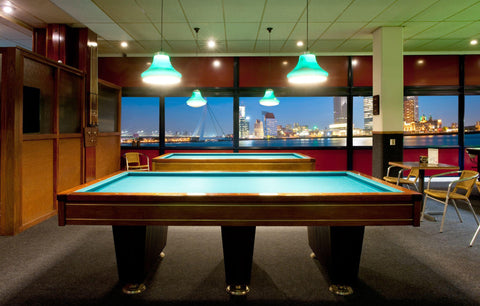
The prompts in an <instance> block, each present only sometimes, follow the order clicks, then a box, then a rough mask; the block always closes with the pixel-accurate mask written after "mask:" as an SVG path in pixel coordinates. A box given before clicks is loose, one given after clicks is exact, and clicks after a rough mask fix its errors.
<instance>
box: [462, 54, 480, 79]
mask: <svg viewBox="0 0 480 306" xmlns="http://www.w3.org/2000/svg"><path fill="white" fill-rule="evenodd" d="M465 85H477V86H478V85H480V55H466V56H465Z"/></svg>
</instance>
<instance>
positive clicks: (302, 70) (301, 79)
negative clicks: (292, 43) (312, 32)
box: [287, 0, 328, 84]
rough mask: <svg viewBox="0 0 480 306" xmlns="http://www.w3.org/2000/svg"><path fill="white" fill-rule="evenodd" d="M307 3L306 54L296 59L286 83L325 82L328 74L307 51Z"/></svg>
mask: <svg viewBox="0 0 480 306" xmlns="http://www.w3.org/2000/svg"><path fill="white" fill-rule="evenodd" d="M306 1H307V8H306V13H307V41H306V48H307V50H306V52H305V53H304V54H302V55H300V57H299V58H298V63H297V66H295V68H294V69H293V70H292V71H290V73H288V74H287V78H288V81H289V82H290V83H293V84H315V83H321V82H325V81H326V80H327V77H328V72H326V71H325V70H323V69H322V67H320V66H319V65H318V63H317V59H316V57H315V54H313V53H310V52H309V51H308V1H309V0H306Z"/></svg>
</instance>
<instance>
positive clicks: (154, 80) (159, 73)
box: [142, 52, 182, 85]
mask: <svg viewBox="0 0 480 306" xmlns="http://www.w3.org/2000/svg"><path fill="white" fill-rule="evenodd" d="M181 78H182V74H181V73H180V72H178V71H177V70H175V68H173V66H172V64H171V63H170V56H168V54H167V53H165V52H157V53H155V55H154V56H153V62H152V65H151V66H150V67H149V68H148V69H147V70H145V71H144V72H143V73H142V79H143V81H144V82H145V83H148V84H155V85H172V84H177V83H180V79H181Z"/></svg>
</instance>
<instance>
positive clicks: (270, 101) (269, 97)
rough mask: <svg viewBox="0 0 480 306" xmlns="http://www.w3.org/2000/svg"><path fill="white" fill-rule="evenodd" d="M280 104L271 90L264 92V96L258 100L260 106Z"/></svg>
mask: <svg viewBox="0 0 480 306" xmlns="http://www.w3.org/2000/svg"><path fill="white" fill-rule="evenodd" d="M279 103H280V101H278V99H277V98H276V97H275V94H274V93H273V89H267V90H265V95H264V96H263V98H261V99H260V104H261V105H263V106H276V105H278V104H279Z"/></svg>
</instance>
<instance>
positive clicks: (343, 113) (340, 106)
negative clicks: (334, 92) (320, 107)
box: [333, 97, 347, 124]
mask: <svg viewBox="0 0 480 306" xmlns="http://www.w3.org/2000/svg"><path fill="white" fill-rule="evenodd" d="M333 123H334V124H337V123H347V97H333Z"/></svg>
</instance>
